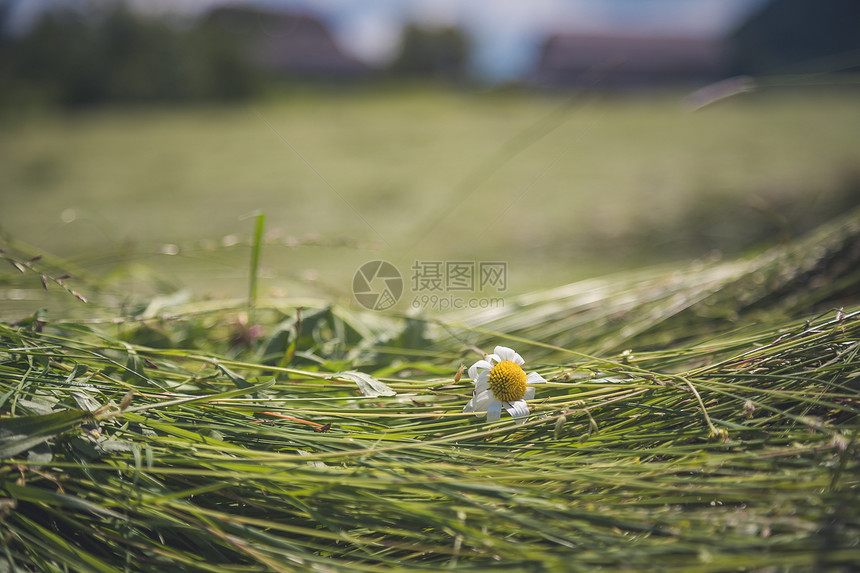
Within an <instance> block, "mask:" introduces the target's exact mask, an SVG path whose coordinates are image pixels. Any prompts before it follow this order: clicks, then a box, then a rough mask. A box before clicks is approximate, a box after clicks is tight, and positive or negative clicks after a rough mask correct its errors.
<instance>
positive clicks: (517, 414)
mask: <svg viewBox="0 0 860 573" xmlns="http://www.w3.org/2000/svg"><path fill="white" fill-rule="evenodd" d="M505 410H507V411H508V414H510V415H511V417H512V418H513V419H514V420H515V421H516V422H517V423H518V424H522V423H523V422H525V421H526V418H528V417H529V405H528V404H526V401H525V400H517V401H516V402H511V403H510V404H508V405H506V406H505Z"/></svg>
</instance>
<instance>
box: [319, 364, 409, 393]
mask: <svg viewBox="0 0 860 573" xmlns="http://www.w3.org/2000/svg"><path fill="white" fill-rule="evenodd" d="M331 379H332V380H347V381H349V382H355V384H356V385H357V386H358V391H359V392H361V393H362V394H364V395H365V396H368V397H371V398H375V397H376V396H394V395H395V394H397V392H395V391H394V390H392V389H391V388H389V387H388V386H387V385H386V384H385V383H384V382H380V381H379V380H377V379H376V378H374V377H373V376H371V375H369V374H365V373H364V372H356V371H355V370H346V371H344V372H338V373H337V374H335V375H334V376H332V377H331Z"/></svg>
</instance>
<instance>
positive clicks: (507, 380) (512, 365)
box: [463, 346, 546, 424]
mask: <svg viewBox="0 0 860 573" xmlns="http://www.w3.org/2000/svg"><path fill="white" fill-rule="evenodd" d="M523 362H524V361H523V357H522V356H520V355H519V354H517V353H516V352H514V351H513V350H511V349H510V348H506V347H504V346H496V348H495V349H494V350H493V353H492V354H487V355H486V356H484V359H483V360H478V361H477V362H475V363H474V364H472V366H471V367H470V368H469V378H471V379H472V380H473V381H474V382H475V392H474V394H473V395H472V399H471V400H469V403H468V404H466V406H465V407H464V408H463V411H464V412H474V413H475V415H476V416H483V415H485V414H486V416H487V421H488V422H497V421H498V420H499V418H501V416H502V408H504V409H505V410H507V412H508V414H510V415H511V417H512V418H513V419H514V421H515V422H516V423H517V424H522V423H523V422H525V421H526V419H527V418H528V416H529V406H528V404H526V400H531V399H532V398H534V396H535V389H534V386H532V384H540V383H541V382H546V380H544V378H543V376H541V375H540V374H538V373H537V372H532V373H531V374H528V375H526V373H525V371H524V370H523V368H522V365H523Z"/></svg>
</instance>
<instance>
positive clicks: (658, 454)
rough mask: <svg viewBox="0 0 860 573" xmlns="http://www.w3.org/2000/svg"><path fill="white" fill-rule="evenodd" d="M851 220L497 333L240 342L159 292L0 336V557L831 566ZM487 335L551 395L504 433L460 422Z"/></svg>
mask: <svg viewBox="0 0 860 573" xmlns="http://www.w3.org/2000/svg"><path fill="white" fill-rule="evenodd" d="M858 229H860V214H858V213H854V214H849V215H847V216H846V217H844V218H842V219H841V220H839V221H836V222H834V223H833V224H832V225H829V226H827V227H824V228H822V229H821V230H819V231H818V232H817V233H814V234H812V235H810V236H809V237H808V238H807V239H805V240H804V241H803V242H800V243H797V244H796V245H793V246H786V247H778V248H775V249H773V250H771V251H768V252H766V253H764V254H762V255H759V256H758V257H754V258H749V259H738V260H733V261H727V262H722V263H715V264H713V265H712V266H707V267H704V268H701V269H698V270H692V269H687V270H686V271H685V272H684V274H683V276H678V275H677V273H676V272H675V271H674V270H671V269H670V270H667V271H654V272H652V273H650V274H649V275H647V276H641V275H640V276H633V275H631V276H624V275H621V276H617V277H615V278H612V279H607V280H605V281H591V282H586V283H580V284H574V285H570V286H568V287H564V288H563V289H561V290H559V289H555V290H551V291H545V292H539V293H535V294H533V295H528V296H524V297H523V298H522V299H520V300H519V301H517V304H516V305H508V306H506V307H505V308H504V309H503V310H502V311H501V313H500V314H497V315H494V316H487V315H486V314H460V315H457V316H454V315H441V316H438V317H434V318H432V319H428V321H427V322H424V321H423V320H421V319H418V318H415V317H410V318H401V317H397V316H380V315H376V314H370V313H368V314H360V313H356V312H353V311H348V310H346V309H343V308H340V307H339V306H337V305H325V306H322V307H320V308H309V307H306V308H304V310H302V311H301V313H300V315H299V313H298V312H297V310H296V309H295V307H291V306H284V305H273V304H272V303H271V301H269V302H267V301H264V300H258V301H257V304H256V312H257V317H258V321H259V322H260V323H261V325H262V326H263V327H264V329H265V330H264V335H263V336H262V338H255V337H253V336H252V337H249V336H244V337H243V336H236V334H237V333H238V334H242V333H245V334H247V330H246V328H247V326H248V325H247V323H242V322H241V321H237V320H236V317H237V316H238V315H239V313H241V312H242V311H243V310H245V309H246V308H247V306H246V305H247V300H243V301H237V302H236V304H235V305H228V304H226V303H224V302H223V301H222V302H221V303H220V304H217V303H216V304H212V305H209V306H204V305H202V304H201V303H198V302H195V301H191V302H182V301H179V300H176V301H173V302H162V303H161V304H159V305H155V306H151V307H150V309H149V311H148V312H147V313H140V314H136V313H130V314H126V315H115V316H113V317H110V320H92V321H88V322H84V321H80V320H64V321H53V322H47V323H45V324H42V323H40V322H37V321H32V320H31V321H29V322H25V323H22V324H19V325H0V344H2V347H0V412H2V416H0V453H2V456H0V457H2V458H3V462H2V465H0V488H2V489H0V491H2V493H0V496H2V498H3V499H0V516H2V517H0V518H2V520H3V533H2V535H3V541H4V543H3V550H2V553H0V559H5V563H4V566H5V567H6V568H8V569H14V568H20V569H23V570H40V571H64V570H68V569H74V570H80V571H117V570H120V571H122V570H126V571H152V570H176V569H180V570H185V571H237V572H238V571H293V570H324V571H371V570H373V571H378V570H390V571H406V570H411V571H414V570H439V569H444V568H454V569H457V570H464V571H469V570H486V569H487V568H490V567H492V568H494V569H501V570H512V571H513V570H516V571H524V570H530V571H533V570H547V571H593V570H596V569H601V570H606V571H630V570H660V571H679V572H680V571H685V572H686V571H701V572H711V571H714V572H716V571H734V570H742V569H743V570H754V571H755V570H758V571H772V570H801V571H807V570H808V571H812V570H815V571H824V570H833V571H849V570H851V568H852V567H854V566H855V565H856V563H857V562H860V546H858V541H860V503H858V501H860V499H858V491H860V483H858V479H857V476H858V475H860V472H858V469H860V462H858V455H857V448H858V445H857V432H858V429H860V419H859V418H858V413H860V394H858V390H860V386H858V384H860V379H858V374H860V368H858V365H860V308H858V307H857V306H856V303H857V300H856V294H857V292H858V286H860V277H858V274H857V271H856V269H857V268H858V266H857V264H856V258H855V257H857V256H858V254H857V252H856V245H857V244H858V240H857V238H858V235H860V231H858ZM91 304H94V303H91ZM834 305H836V306H844V308H841V309H840V310H837V309H836V308H834ZM852 305H853V306H852ZM299 317H301V319H300V320H299ZM156 335H160V336H156ZM143 341H148V342H149V344H144V343H143ZM154 342H157V343H158V344H154ZM493 344H506V345H510V346H513V347H515V348H517V349H518V350H519V351H520V352H521V353H522V354H523V356H524V357H525V359H526V361H527V369H529V370H531V369H535V370H537V371H539V372H540V373H541V374H542V375H543V376H544V377H546V378H547V379H548V383H547V384H545V385H542V386H540V387H539V388H538V391H537V396H536V398H535V400H533V401H532V402H531V404H530V405H531V407H532V414H531V417H530V418H529V420H528V421H527V422H526V423H525V424H523V425H521V426H516V425H514V424H512V423H511V421H510V420H509V419H505V418H503V419H502V421H500V422H498V423H490V424H488V423H485V422H484V421H482V420H481V419H479V418H476V417H475V416H473V415H472V414H463V413H462V412H461V410H462V407H463V405H464V404H465V403H466V401H467V400H468V398H469V396H470V395H471V391H472V384H471V382H470V381H468V380H460V381H459V382H455V381H454V379H453V376H454V372H455V371H456V370H457V367H458V366H459V365H460V364H461V363H466V364H468V363H471V362H472V361H474V360H476V359H477V358H479V355H478V354H477V353H475V352H474V351H473V350H471V349H470V347H472V346H476V345H477V346H479V347H483V348H484V349H485V350H487V351H489V350H491V347H492V345H493ZM291 347H292V348H293V352H292V353H288V351H289V349H290V348H291ZM625 349H629V350H630V352H627V353H624V352H622V351H623V350H625ZM285 357H286V358H285ZM355 371H361V372H364V373H366V374H369V375H372V376H373V377H374V378H373V379H372V380H371V381H372V382H373V385H372V386H368V385H367V384H368V382H367V378H366V376H364V377H363V376H362V375H358V374H355V373H354V372H355ZM362 381H364V385H362ZM362 388H363V393H362V392H361V391H360V389H362ZM389 390H390V392H389ZM391 392H393V394H392V395H387V394H391Z"/></svg>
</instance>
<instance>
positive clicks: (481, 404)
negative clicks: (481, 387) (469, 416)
mask: <svg viewBox="0 0 860 573" xmlns="http://www.w3.org/2000/svg"><path fill="white" fill-rule="evenodd" d="M491 398H492V395H491V394H490V393H489V392H480V393H477V394H475V395H474V396H472V399H471V400H469V403H468V404H466V406H465V407H464V408H463V411H464V412H474V413H475V415H476V416H483V415H484V413H485V412H486V411H487V405H488V404H489V403H490V400H491Z"/></svg>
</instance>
